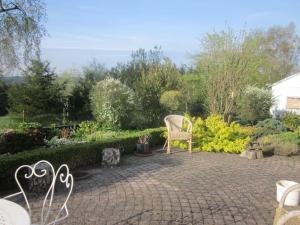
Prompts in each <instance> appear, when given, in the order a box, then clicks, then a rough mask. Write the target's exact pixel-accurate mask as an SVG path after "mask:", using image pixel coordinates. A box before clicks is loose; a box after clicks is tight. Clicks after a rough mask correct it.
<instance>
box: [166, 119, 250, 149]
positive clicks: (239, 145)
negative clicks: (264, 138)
mask: <svg viewBox="0 0 300 225" xmlns="http://www.w3.org/2000/svg"><path fill="white" fill-rule="evenodd" d="M188 117H189V116H188ZM189 119H190V120H191V121H192V124H193V142H194V146H193V150H195V151H208V152H228V153H240V152H242V151H243V150H244V148H245V146H246V144H247V143H248V142H249V141H250V137H249V134H250V131H248V130H245V129H243V128H241V127H240V125H238V124H237V123H235V122H233V123H231V124H228V123H226V122H224V120H223V118H222V117H221V116H220V115H211V116H209V117H207V119H206V120H202V119H201V118H200V117H198V118H195V117H193V118H191V117H189ZM172 144H173V145H175V146H178V147H180V148H187V144H186V143H184V142H181V141H174V142H173V143H172Z"/></svg>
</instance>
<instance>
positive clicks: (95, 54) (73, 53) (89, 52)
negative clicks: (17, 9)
mask: <svg viewBox="0 0 300 225" xmlns="http://www.w3.org/2000/svg"><path fill="white" fill-rule="evenodd" d="M136 50H138V49H135V50H132V51H130V50H105V49H71V48H42V49H41V53H42V59H43V60H47V61H49V62H50V64H51V66H52V67H55V68H56V69H57V71H58V72H63V71H65V70H68V69H76V70H81V69H82V68H83V67H85V66H88V65H89V64H90V63H92V62H93V61H96V62H97V63H100V64H103V65H104V66H105V67H106V68H108V69H110V68H112V67H114V66H116V65H117V64H118V63H127V62H128V61H129V60H130V58H131V54H132V53H133V52H134V51H136ZM146 50H150V49H146ZM162 51H163V54H164V56H165V57H168V58H170V59H171V60H172V61H173V62H174V63H175V64H176V65H177V66H181V65H192V64H193V63H192V62H193V55H194V54H196V52H194V53H192V52H183V51H182V52H181V51H164V49H163V48H162Z"/></svg>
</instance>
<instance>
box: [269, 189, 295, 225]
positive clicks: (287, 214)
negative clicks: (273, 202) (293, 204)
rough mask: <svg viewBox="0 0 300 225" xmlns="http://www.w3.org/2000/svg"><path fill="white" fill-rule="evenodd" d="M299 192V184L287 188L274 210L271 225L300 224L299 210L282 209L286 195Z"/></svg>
mask: <svg viewBox="0 0 300 225" xmlns="http://www.w3.org/2000/svg"><path fill="white" fill-rule="evenodd" d="M295 190H300V184H295V185H293V186H291V187H289V188H288V189H287V190H286V191H285V192H284V194H283V195H282V198H281V200H280V203H279V205H278V208H277V209H276V213H275V218H274V223H273V225H297V224H298V225H299V224H300V209H299V208H298V210H287V209H286V208H284V202H285V199H286V198H287V196H288V194H289V193H290V192H292V191H295Z"/></svg>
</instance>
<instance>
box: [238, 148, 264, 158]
mask: <svg viewBox="0 0 300 225" xmlns="http://www.w3.org/2000/svg"><path fill="white" fill-rule="evenodd" d="M240 156H241V157H244V158H248V159H262V158H264V155H263V152H262V150H252V149H251V150H249V149H246V150H245V151H243V152H242V153H241V154H240Z"/></svg>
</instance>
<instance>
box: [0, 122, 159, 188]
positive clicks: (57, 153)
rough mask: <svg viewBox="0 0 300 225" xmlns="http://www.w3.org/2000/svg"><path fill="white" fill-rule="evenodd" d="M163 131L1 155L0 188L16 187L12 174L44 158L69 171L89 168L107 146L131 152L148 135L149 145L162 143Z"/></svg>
mask: <svg viewBox="0 0 300 225" xmlns="http://www.w3.org/2000/svg"><path fill="white" fill-rule="evenodd" d="M164 130H165V129H164V128H155V129H148V130H144V131H140V132H135V133H131V134H128V135H124V136H122V137H115V138H111V139H106V140H101V141H97V142H91V143H81V144H75V145H71V146H69V145H63V146H60V147H58V148H51V149H45V148H39V149H34V150H31V151H25V152H20V153H17V154H14V155H5V156H0V158H1V160H0V180H5V185H1V186H0V189H2V190H3V189H5V188H6V189H7V188H11V187H12V186H13V185H15V181H14V177H13V173H14V171H15V170H16V169H17V168H18V167H19V166H21V165H24V164H28V165H31V164H33V163H35V162H37V161H39V160H41V159H44V160H48V161H50V162H51V163H52V164H53V165H54V166H55V167H56V166H59V165H61V164H63V163H66V164H68V166H69V167H70V169H74V168H77V167H80V166H90V165H93V164H98V163H100V162H101V151H102V150H103V149H104V148H107V147H122V149H123V150H124V153H125V154H128V153H133V152H134V151H135V148H136V143H137V142H138V139H139V137H140V136H141V135H150V136H151V141H150V145H151V146H156V145H159V144H162V143H163V141H164V139H163V136H162V132H163V131H164Z"/></svg>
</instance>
